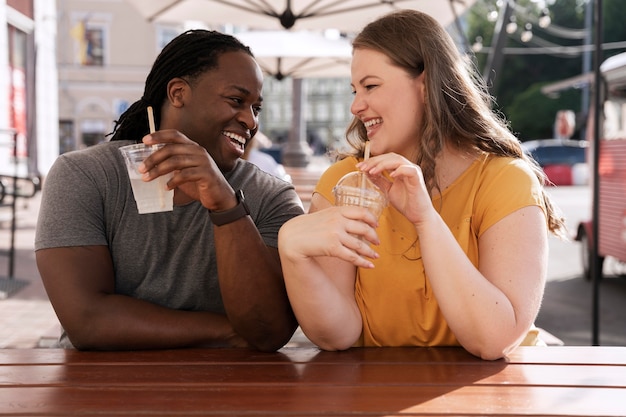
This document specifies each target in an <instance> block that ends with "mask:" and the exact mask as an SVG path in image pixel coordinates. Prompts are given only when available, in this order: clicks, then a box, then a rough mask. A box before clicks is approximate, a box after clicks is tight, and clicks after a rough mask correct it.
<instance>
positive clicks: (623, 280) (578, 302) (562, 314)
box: [0, 187, 626, 348]
mask: <svg viewBox="0 0 626 417" xmlns="http://www.w3.org/2000/svg"><path fill="white" fill-rule="evenodd" d="M549 191H550V194H551V195H552V196H553V197H554V199H555V201H556V202H557V204H558V205H559V207H561V209H562V210H563V212H564V214H565V215H566V218H567V220H568V226H569V227H570V228H571V229H572V230H575V227H576V224H577V222H578V221H580V220H583V219H586V218H587V217H588V213H589V212H590V203H589V201H590V194H589V189H588V187H553V188H551V189H550V190H549ZM39 202H40V194H37V195H36V196H35V197H34V198H32V199H28V200H18V208H17V229H16V235H15V244H16V245H15V246H16V251H15V253H16V256H15V263H14V277H13V280H14V281H13V282H19V283H24V284H26V285H25V286H24V287H23V288H22V289H20V290H18V291H17V292H15V293H13V294H11V295H10V296H9V297H8V298H6V299H0V348H31V347H47V346H50V345H51V344H52V343H53V342H54V340H55V339H56V337H57V336H58V333H59V329H60V325H59V322H58V320H57V318H56V315H55V313H54V310H53V309H52V307H51V305H50V302H49V301H48V298H47V296H46V292H45V289H44V287H43V285H42V283H41V280H40V278H39V274H38V272H37V268H36V265H35V256H34V252H33V241H34V235H35V226H36V221H37V213H38V209H39ZM9 214H10V211H9V210H8V209H7V208H0V278H1V279H2V280H1V281H0V282H6V279H7V278H6V277H7V273H8V267H9V266H8V256H6V250H7V249H8V248H9V242H10V240H9V239H10V217H9ZM550 251H551V253H550V261H549V268H548V275H549V276H548V282H547V285H546V292H545V297H544V302H543V305H542V308H541V311H540V313H539V316H538V318H537V322H536V323H537V326H538V327H540V328H542V329H544V330H546V331H547V332H548V333H550V334H551V335H553V336H554V337H556V338H557V339H560V340H561V341H562V342H563V343H564V344H566V345H579V346H584V345H591V344H592V313H591V311H592V284H591V283H590V282H588V281H586V280H584V279H583V278H582V266H581V262H580V248H579V243H578V242H574V241H560V240H558V239H556V238H551V239H550ZM608 264H609V265H607V268H606V269H605V272H606V271H607V270H608V272H609V274H610V276H608V277H605V278H604V279H603V280H602V282H601V283H600V297H599V299H600V308H599V311H600V315H599V317H600V326H599V335H600V337H599V339H600V344H601V345H607V346H626V277H624V276H615V275H613V273H614V272H615V271H617V272H622V271H619V268H617V267H611V262H608ZM622 269H623V268H622ZM307 342H308V341H307V339H306V338H305V337H304V336H303V335H302V333H301V332H297V333H296V335H295V336H294V338H293V340H292V342H291V345H306V344H307Z"/></svg>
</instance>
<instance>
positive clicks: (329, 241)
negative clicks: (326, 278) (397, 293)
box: [279, 206, 380, 268]
mask: <svg viewBox="0 0 626 417" xmlns="http://www.w3.org/2000/svg"><path fill="white" fill-rule="evenodd" d="M377 226H378V221H377V219H376V218H375V216H374V215H373V214H372V213H370V212H369V211H368V210H367V209H365V208H363V207H354V206H344V207H334V206H332V207H328V208H325V209H323V210H320V211H317V212H315V213H310V214H307V215H304V216H297V217H295V218H293V219H291V220H289V221H288V222H287V223H285V224H284V225H283V227H282V228H281V229H280V236H279V241H280V250H281V254H282V255H285V256H287V257H290V258H292V259H297V258H314V257H319V256H333V257H336V258H339V259H342V260H344V261H346V262H349V263H351V264H353V265H355V266H357V267H362V268H373V267H374V265H373V264H372V262H371V261H369V260H368V259H367V258H369V259H376V258H378V254H377V253H376V252H375V251H374V250H373V249H372V248H371V247H370V245H369V243H372V244H374V245H378V244H379V243H380V241H379V239H378V235H377V234H376V227H377Z"/></svg>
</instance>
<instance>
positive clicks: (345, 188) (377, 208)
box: [333, 171, 387, 218]
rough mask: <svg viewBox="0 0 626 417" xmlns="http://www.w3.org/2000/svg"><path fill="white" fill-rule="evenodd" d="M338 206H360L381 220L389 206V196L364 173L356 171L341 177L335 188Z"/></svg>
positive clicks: (334, 192)
mask: <svg viewBox="0 0 626 417" xmlns="http://www.w3.org/2000/svg"><path fill="white" fill-rule="evenodd" d="M333 194H334V195H335V205H336V206H359V207H365V208H367V209H369V210H370V211H371V212H372V213H373V214H374V215H375V216H376V218H379V217H380V215H381V213H382V212H383V210H384V208H385V207H386V206H387V196H386V194H385V192H384V191H383V190H381V189H380V187H378V186H377V185H376V184H374V183H373V182H372V180H370V179H369V178H368V177H367V175H366V174H365V173H364V172H361V171H355V172H351V173H349V174H346V175H344V176H343V177H341V179H340V180H339V181H337V185H335V187H334V188H333Z"/></svg>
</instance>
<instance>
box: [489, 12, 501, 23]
mask: <svg viewBox="0 0 626 417" xmlns="http://www.w3.org/2000/svg"><path fill="white" fill-rule="evenodd" d="M487 20H488V21H489V22H495V21H496V20H498V11H497V10H491V11H490V12H489V13H487Z"/></svg>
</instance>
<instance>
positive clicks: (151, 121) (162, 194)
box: [147, 106, 165, 208]
mask: <svg viewBox="0 0 626 417" xmlns="http://www.w3.org/2000/svg"><path fill="white" fill-rule="evenodd" d="M147 110H148V126H149V127H150V133H154V132H155V131H156V128H155V126H154V112H153V111H152V106H148V109H147ZM157 149H158V147H157V145H156V144H155V145H152V151H153V152H154V151H156V150H157ZM159 199H160V202H161V208H163V207H165V190H163V189H162V188H161V187H159Z"/></svg>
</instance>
